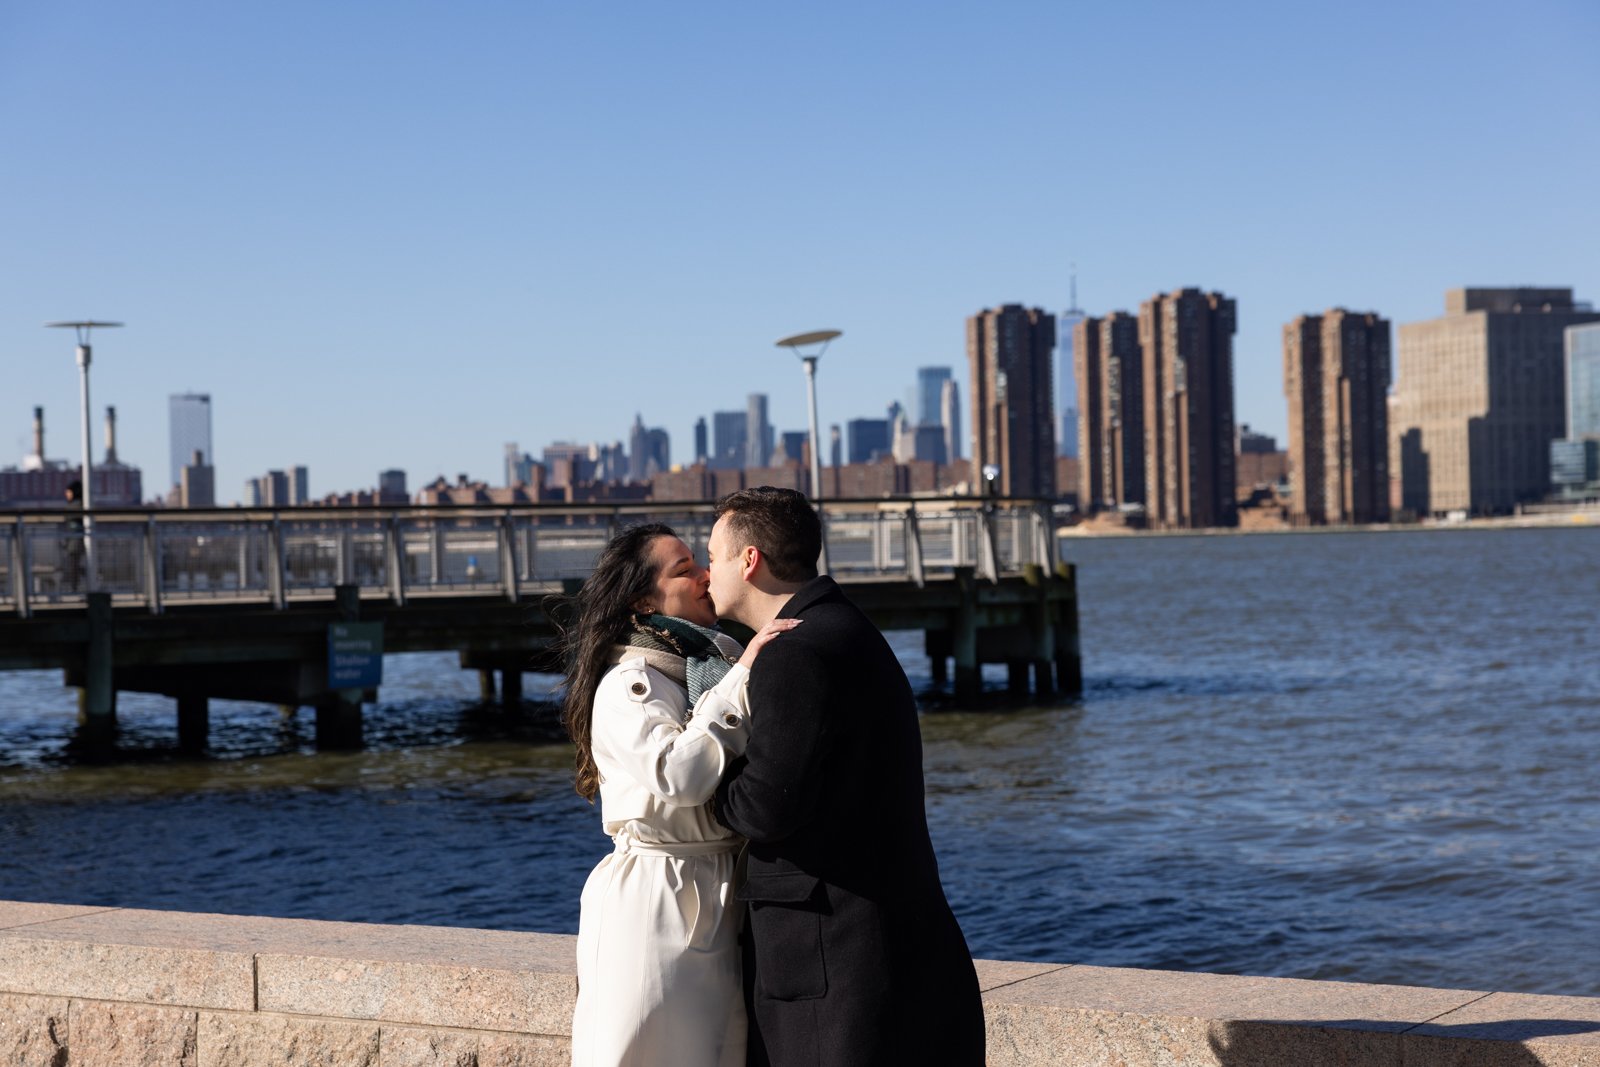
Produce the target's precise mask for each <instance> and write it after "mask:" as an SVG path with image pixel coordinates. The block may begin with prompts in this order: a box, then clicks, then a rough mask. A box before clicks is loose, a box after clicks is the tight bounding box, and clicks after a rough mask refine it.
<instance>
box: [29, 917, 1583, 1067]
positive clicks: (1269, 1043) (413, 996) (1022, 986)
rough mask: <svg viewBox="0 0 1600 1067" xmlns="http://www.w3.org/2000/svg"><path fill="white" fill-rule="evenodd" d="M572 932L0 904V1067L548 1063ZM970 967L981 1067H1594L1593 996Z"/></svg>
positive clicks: (558, 1054)
mask: <svg viewBox="0 0 1600 1067" xmlns="http://www.w3.org/2000/svg"><path fill="white" fill-rule="evenodd" d="M573 942H574V939H573V938H571V937H567V936H561V935H552V934H535V933H515V932H506V931H492V930H468V929H455V928H446V927H420V926H377V925H367V924H362V923H333V922H316V921H310V920H298V919H270V918H261V917H252V916H227V915H197V914H187V913H181V912H159V911H137V910H133V909H120V908H118V909H106V908H77V907H71V906H65V905H50V904H12V903H6V902H0V1060H4V1062H6V1063H13V1062H14V1063H32V1062H39V1063H42V1064H51V1065H54V1067H60V1065H63V1064H64V1065H67V1067H76V1065H80V1064H84V1065H93V1064H99V1063H120V1062H123V1061H124V1060H126V1062H129V1063H140V1062H151V1063H154V1062H177V1063H192V1064H197V1065H198V1067H213V1065H214V1064H215V1065H238V1067H252V1065H254V1064H257V1063H264V1062H268V1061H269V1060H270V1062H273V1063H279V1064H298V1063H302V1062H304V1063H317V1062H324V1061H326V1062H334V1060H336V1061H337V1062H341V1063H343V1062H347V1061H348V1062H352V1063H365V1064H371V1065H374V1067H390V1065H391V1064H393V1065H396V1067H399V1065H409V1064H436V1063H437V1064H458V1065H460V1064H465V1065H469V1067H491V1065H506V1067H510V1065H531V1064H544V1063H561V1062H565V1058H566V1055H567V1052H566V1048H567V1036H568V1033H569V1024H570V1018H571V1012H572V1004H573V999H574V997H575V995H576V977H575V968H574V963H573ZM976 966H977V970H978V978H979V984H980V987H981V988H982V989H983V991H984V993H983V996H984V1006H985V1013H986V1017H987V1020H988V1027H989V1062H990V1063H991V1064H995V1065H1024V1064H1057V1063H1062V1062H1070V1063H1073V1064H1081V1065H1084V1067H1094V1065H1106V1067H1110V1065H1118V1067H1145V1065H1149V1067H1157V1065H1160V1067H1166V1065H1172V1064H1182V1065H1184V1067H1267V1065H1278V1064H1285V1065H1294V1067H1320V1065H1323V1064H1327V1065H1330V1067H1331V1065H1335V1064H1338V1065H1356V1064H1359V1065H1361V1067H1367V1065H1374V1067H1467V1065H1472V1067H1480V1065H1481V1067H1600V998H1586V997H1554V996H1536V995H1531V994H1521V993H1491V992H1485V991H1477V990H1452V989H1427V988H1419V987H1410V986H1381V985H1366V984H1360V983H1348V982H1312V981H1304V980H1299V979H1281V978H1254V977H1245V976H1235V975H1213V974H1193V973H1185V972H1172V971H1140V970H1129V969H1121V968H1109V967H1091V966H1084V965H1070V964H1056V963H1023V962H1013V961H1000V960H978V961H976ZM80 1038H81V1042H80ZM129 1055H132V1056H133V1057H134V1058H133V1059H126V1057H127V1056H129ZM330 1056H331V1057H334V1060H328V1059H327V1057H330Z"/></svg>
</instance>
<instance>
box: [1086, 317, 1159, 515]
mask: <svg viewBox="0 0 1600 1067" xmlns="http://www.w3.org/2000/svg"><path fill="white" fill-rule="evenodd" d="M1072 351H1073V373H1074V376H1075V377H1076V378H1077V383H1078V457H1079V458H1078V462H1079V468H1078V469H1079V472H1080V481H1081V484H1080V488H1079V506H1080V507H1081V508H1082V510H1084V511H1089V512H1093V511H1102V510H1106V509H1110V508H1116V507H1117V506H1118V505H1121V504H1143V503H1144V502H1145V494H1144V476H1145V475H1144V389H1143V386H1142V383H1143V381H1144V365H1143V356H1142V355H1141V354H1140V351H1139V321H1138V319H1136V318H1134V316H1132V315H1130V314H1128V313H1127V312H1125V311H1113V312H1112V313H1111V314H1109V315H1106V316H1105V317H1104V318H1087V319H1082V320H1080V321H1079V322H1078V323H1077V325H1076V326H1075V327H1074V333H1073V346H1072Z"/></svg>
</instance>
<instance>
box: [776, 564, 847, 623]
mask: <svg viewBox="0 0 1600 1067" xmlns="http://www.w3.org/2000/svg"><path fill="white" fill-rule="evenodd" d="M839 595H841V594H840V592H839V583H838V582H836V581H834V580H833V579H832V578H829V577H828V576H827V575H826V574H819V575H817V576H816V577H815V578H813V579H811V580H810V581H809V582H807V583H806V584H805V585H802V586H801V587H800V588H799V589H796V590H795V591H794V595H793V596H791V597H790V598H789V602H788V603H787V604H785V605H784V606H783V608H782V609H781V610H780V611H779V612H778V618H780V619H792V618H794V617H795V616H796V615H798V614H800V613H801V612H802V611H804V610H805V609H806V608H809V607H810V606H811V605H813V604H815V603H816V602H817V601H819V600H826V599H828V598H829V597H834V596H839Z"/></svg>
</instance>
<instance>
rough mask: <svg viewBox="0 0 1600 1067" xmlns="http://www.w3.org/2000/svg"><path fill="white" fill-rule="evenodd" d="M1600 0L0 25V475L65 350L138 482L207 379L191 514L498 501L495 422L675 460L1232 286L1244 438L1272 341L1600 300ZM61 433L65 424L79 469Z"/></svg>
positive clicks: (477, 8)
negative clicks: (393, 470)
mask: <svg viewBox="0 0 1600 1067" xmlns="http://www.w3.org/2000/svg"><path fill="white" fill-rule="evenodd" d="M1597 39H1600V6H1597V5H1596V4H1594V3H1593V2H1592V0H1532V2H1530V3H1526V4H1522V5H1518V6H1517V7H1515V8H1511V7H1507V6H1505V5H1504V4H1488V3H1479V2H1476V0H1469V2H1458V3H1411V4H1403V5H1396V4H1392V3H1388V4H1376V3H1361V2H1356V3H1345V4H1341V5H1338V6H1331V5H1323V6H1315V5H1289V4H1282V3H1271V4H1269V3H1239V4H1219V5H1194V4H1178V3H1149V2H1124V3H1116V4H1095V5H1086V4H1072V3H1055V4H1047V3H991V4H985V5H976V4H973V5H954V4H937V3H934V4H918V5H910V4H904V5H887V4H884V5H863V4H835V3H813V4H806V5H785V6H783V7H781V8H780V7H778V6H776V5H762V4H732V3H727V4H723V3H700V4H689V5H664V4H644V3H626V2H625V3H615V4H608V5H594V4H575V3H567V4H556V3H488V2H485V3H464V4H450V5H446V4H442V3H403V2H402V3H385V4H376V3H343V4H328V3H295V2H289V3H274V4H271V5H268V4H248V3H236V4H216V3H204V4H202V3H187V2H168V3H161V2H152V3H147V4H136V5H135V4H124V3H110V2H105V3H86V2H76V0H50V2H32V0H0V151H3V154H0V233H3V234H4V246H3V247H4V255H3V256H0V381H3V383H4V384H3V385H0V397H3V398H4V402H3V403H0V464H5V463H13V462H16V461H18V460H20V459H21V457H22V455H23V453H24V452H25V451H26V450H27V447H28V432H29V422H30V417H31V409H32V407H33V405H34V404H36V403H42V404H44V405H45V406H46V407H47V409H48V415H47V417H48V419H49V424H50V448H49V451H50V453H51V454H52V455H53V456H58V457H62V458H70V459H76V457H77V455H78V448H77V423H78V416H77V381H76V370H75V368H74V366H73V360H72V342H71V338H70V336H67V335H66V334H64V333H63V332H60V331H46V330H43V329H41V328H40V324H42V323H43V322H45V321H47V320H53V319H59V318H77V317H96V318H110V319H120V320H124V321H126V322H127V323H128V326H127V328H126V329H123V330H118V331H114V332H110V333H106V334H104V335H103V336H100V337H97V339H96V345H95V365H94V377H93V384H94V406H95V409H96V413H95V420H96V424H97V427H98V422H99V419H100V415H101V412H102V410H103V408H104V406H105V405H106V404H115V405H116V406H117V409H118V418H119V425H120V431H121V441H120V444H121V452H122V454H123V456H124V458H127V459H129V460H131V461H133V462H136V463H138V464H140V465H141V466H142V467H143V468H144V470H145V485H146V491H147V494H149V493H154V492H156V491H158V490H160V489H161V488H162V483H164V481H165V479H166V472H167V437H166V432H167V431H166V397H167V395H168V394H169V393H174V392H182V391H187V390H196V391H204V392H209V393H210V394H211V395H212V397H213V403H214V409H215V420H216V440H215V447H216V462H217V467H218V472H217V473H218V486H219V495H220V496H222V497H223V498H224V499H233V498H235V497H237V496H238V494H239V491H240V490H239V487H240V485H241V484H242V482H243V480H244V479H245V478H246V477H248V476H252V475H258V474H260V473H262V472H264V471H265V470H267V469H269V468H281V467H285V466H288V465H292V464H296V463H304V464H306V465H308V466H309V467H310V471H311V488H312V491H313V492H314V493H316V494H319V495H320V494H323V493H326V492H330V491H333V490H336V489H349V488H359V487H364V486H370V485H372V484H374V483H375V481H376V474H377V471H378V470H380V469H382V468H387V467H396V466H397V467H402V468H404V469H406V470H407V471H408V472H409V474H410V477H411V484H412V486H413V487H415V486H417V485H419V484H421V483H422V482H424V481H426V480H427V479H429V478H431V477H432V476H434V475H435V474H441V473H442V474H446V475H454V474H456V473H458V472H466V473H469V474H471V475H473V476H474V477H481V478H487V479H489V480H490V481H492V482H498V481H499V480H500V471H501V454H502V450H503V445H504V443H505V442H507V441H517V442H519V443H520V444H521V445H522V447H523V448H524V449H526V450H530V451H534V452H536V453H537V451H538V449H539V448H540V447H541V446H542V445H543V444H544V443H546V442H548V441H551V440H556V439H578V440H585V441H587V440H596V439H599V440H615V439H619V438H624V437H625V436H626V433H627V428H628V426H629V425H630V424H631V423H632V421H633V417H634V414H635V412H641V413H643V415H644V418H645V421H646V422H647V423H648V424H650V425H661V426H665V427H666V428H667V429H668V430H669V431H670V432H671V434H672V444H673V457H674V459H675V460H683V459H687V458H689V457H688V453H689V451H690V449H691V448H692V436H691V428H692V426H693V423H694V420H695V418H696V417H697V416H699V415H702V414H708V413H709V412H711V411H714V410H733V409H741V408H743V406H744V400H745V396H746V394H748V393H750V392H766V393H769V394H770V395H771V398H772V400H771V412H772V418H773V421H774V422H775V423H776V424H777V426H778V428H779V429H780V430H781V429H798V428H801V427H803V426H804V425H805V410H804V380H803V376H802V374H801V370H800V367H799V365H798V363H797V361H795V360H793V359H792V357H789V356H787V355H785V354H783V353H781V352H780V351H779V350H777V349H775V348H773V347H772V342H773V341H774V340H775V339H777V338H778V337H780V336H783V335H786V334H789V333H794V332H799V331H801V330H808V329H815V328H819V327H836V328H839V329H842V330H844V331H845V334H844V336H843V337H842V338H841V339H840V340H839V341H838V342H836V343H835V345H834V346H833V348H832V349H831V350H830V351H829V352H828V354H827V355H826V356H825V357H824V358H823V361H822V364H821V370H820V373H819V376H818V384H819V397H820V406H821V414H822V421H823V422H824V424H827V423H834V422H839V423H842V422H844V421H846V420H847V419H850V418H854V417H860V416H864V415H876V414H879V413H881V411H882V409H883V407H884V406H885V405H886V404H887V403H888V402H889V401H890V400H893V399H904V398H905V396H906V394H907V392H908V390H909V389H910V386H911V384H912V381H913V379H914V375H915V370H916V368H917V367H918V366H922V365H938V364H948V365H951V366H954V367H956V368H957V371H958V379H960V380H962V381H963V384H964V380H965V353H964V328H963V320H964V319H965V317H966V316H967V315H970V314H972V313H973V312H975V311H977V310H978V309H980V308H983V307H987V306H993V305H996V304H999V303H1008V302H1023V303H1027V304H1030V305H1038V306H1043V307H1045V308H1047V309H1049V310H1052V311H1059V310H1061V309H1063V308H1065V307H1066V306H1067V303H1068V280H1069V273H1070V270H1071V267H1070V265H1071V264H1072V263H1076V264H1077V269H1078V276H1079V283H1078V294H1079V303H1080V304H1081V305H1082V306H1083V307H1084V308H1085V309H1086V310H1088V311H1089V312H1090V313H1096V314H1097V313H1103V312H1106V311H1110V310H1114V309H1118V308H1124V309H1136V308H1137V305H1138V302H1139V301H1140V300H1143V299H1146V298H1148V297H1149V296H1150V295H1152V294H1153V293H1155V292H1157V291H1158V290H1168V289H1173V288H1177V287H1179V286H1185V285H1198V286H1201V287H1204V288H1207V289H1220V290H1222V291H1224V292H1226V293H1228V294H1229V295H1231V296H1233V297H1235V298H1236V299H1237V300H1238V305H1239V320H1240V326H1239V333H1238V335H1237V337H1236V339H1235V341H1236V398H1237V402H1236V410H1237V416H1238V418H1239V419H1240V421H1243V422H1248V423H1251V424H1252V425H1254V426H1256V427H1259V428H1261V429H1264V430H1266V431H1267V432H1271V433H1275V434H1279V435H1281V434H1282V432H1283V430H1284V427H1285V425H1286V421H1287V419H1286V412H1285V404H1284V400H1283V396H1282V373H1281V353H1280V336H1281V328H1282V325H1283V324H1284V323H1285V322H1287V321H1288V320H1289V319H1290V318H1292V317H1293V316H1295V315H1297V314H1300V313H1303V312H1307V311H1318V310H1321V309H1323V308H1326V307H1331V306H1335V305H1340V306H1345V307H1351V308H1356V309H1361V310H1376V311H1378V312H1380V313H1382V314H1384V315H1386V316H1388V317H1389V318H1390V319H1391V320H1393V321H1394V322H1396V323H1400V322H1407V321H1414V320H1417V319H1422V318H1428V317H1432V316H1434V315H1436V314H1438V313H1439V312H1440V311H1441V310H1442V301H1443V294H1444V290H1446V289H1447V288H1451V287H1455V286H1461V285H1505V284H1519V283H1521V284H1559V285H1571V286H1573V287H1575V288H1576V289H1577V291H1578V292H1577V295H1578V297H1579V298H1580V299H1590V300H1600V204H1597V196H1596V189H1597V188H1600V62H1597V61H1596V58H1595V50H1594V42H1595V41H1596V40H1597ZM98 440H99V431H98V428H97V430H96V441H97V450H98Z"/></svg>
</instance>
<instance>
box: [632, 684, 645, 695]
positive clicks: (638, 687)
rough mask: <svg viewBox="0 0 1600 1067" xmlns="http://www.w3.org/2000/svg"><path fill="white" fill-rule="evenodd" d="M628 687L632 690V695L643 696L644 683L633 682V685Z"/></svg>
mask: <svg viewBox="0 0 1600 1067" xmlns="http://www.w3.org/2000/svg"><path fill="white" fill-rule="evenodd" d="M629 688H630V689H632V690H633V695H634V696H636V697H642V696H644V689H645V685H644V683H643V682H634V683H633V685H631V686H629Z"/></svg>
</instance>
